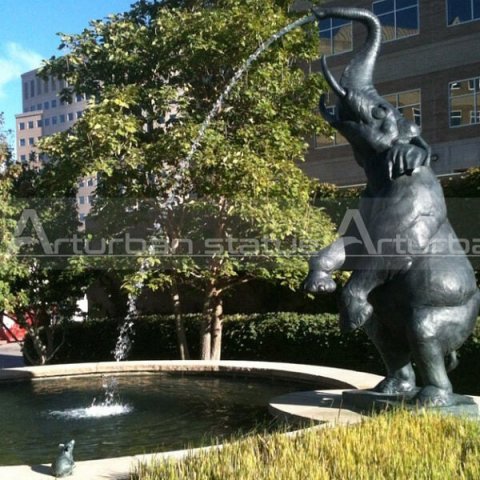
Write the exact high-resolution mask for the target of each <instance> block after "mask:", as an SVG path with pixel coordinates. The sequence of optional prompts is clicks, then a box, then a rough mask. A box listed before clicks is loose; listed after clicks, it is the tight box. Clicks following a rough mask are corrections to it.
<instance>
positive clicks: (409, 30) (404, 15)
mask: <svg viewBox="0 0 480 480" xmlns="http://www.w3.org/2000/svg"><path fill="white" fill-rule="evenodd" d="M417 33H418V17H417V8H407V9H406V10H400V11H399V12H397V38H401V37H408V36H409V35H416V34H417Z"/></svg>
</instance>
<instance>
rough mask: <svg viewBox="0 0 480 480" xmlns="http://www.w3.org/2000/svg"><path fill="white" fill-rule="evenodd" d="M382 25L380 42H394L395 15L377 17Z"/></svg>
mask: <svg viewBox="0 0 480 480" xmlns="http://www.w3.org/2000/svg"><path fill="white" fill-rule="evenodd" d="M378 19H379V20H380V22H381V24H382V34H383V38H382V41H384V42H385V41H388V40H395V15H394V14H393V13H389V14H387V15H380V16H379V17H378Z"/></svg>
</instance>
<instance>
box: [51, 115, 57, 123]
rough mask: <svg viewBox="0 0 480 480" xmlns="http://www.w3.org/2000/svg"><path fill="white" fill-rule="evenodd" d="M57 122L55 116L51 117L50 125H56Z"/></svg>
mask: <svg viewBox="0 0 480 480" xmlns="http://www.w3.org/2000/svg"><path fill="white" fill-rule="evenodd" d="M56 124H57V117H55V116H54V117H52V125H56Z"/></svg>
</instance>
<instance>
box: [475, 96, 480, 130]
mask: <svg viewBox="0 0 480 480" xmlns="http://www.w3.org/2000/svg"><path fill="white" fill-rule="evenodd" d="M475 97H476V100H477V102H476V105H475V109H476V111H477V117H478V114H479V113H480V93H477V94H476V95H475ZM477 123H480V122H478V121H477Z"/></svg>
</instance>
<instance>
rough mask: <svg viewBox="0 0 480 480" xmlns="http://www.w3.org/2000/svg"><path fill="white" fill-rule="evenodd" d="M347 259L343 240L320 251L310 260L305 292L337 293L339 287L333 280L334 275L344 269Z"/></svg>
mask: <svg viewBox="0 0 480 480" xmlns="http://www.w3.org/2000/svg"><path fill="white" fill-rule="evenodd" d="M345 258H346V254H345V245H344V239H343V238H339V239H338V240H337V241H335V242H333V243H332V244H331V245H330V246H328V247H326V248H324V249H323V250H320V251H319V252H318V253H317V254H316V255H315V256H314V257H312V258H311V259H310V262H309V271H308V275H307V278H306V279H305V281H304V288H305V290H307V291H308V292H311V293H319V292H320V293H326V292H333V291H335V289H336V288H337V285H336V283H335V281H334V280H333V278H332V273H333V272H334V271H335V270H338V269H340V268H341V267H342V265H343V264H344V262H345Z"/></svg>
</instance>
